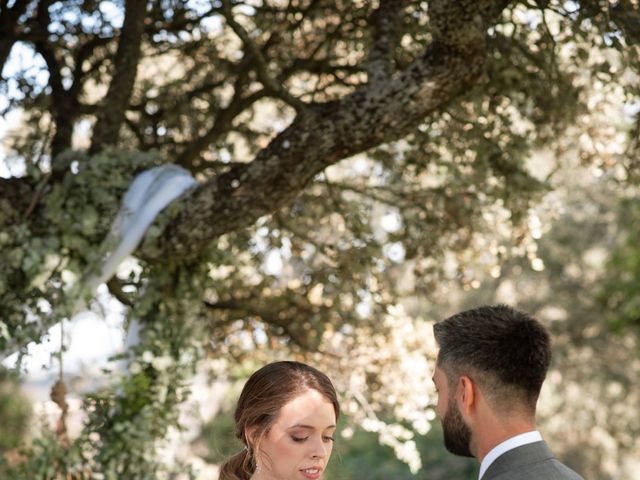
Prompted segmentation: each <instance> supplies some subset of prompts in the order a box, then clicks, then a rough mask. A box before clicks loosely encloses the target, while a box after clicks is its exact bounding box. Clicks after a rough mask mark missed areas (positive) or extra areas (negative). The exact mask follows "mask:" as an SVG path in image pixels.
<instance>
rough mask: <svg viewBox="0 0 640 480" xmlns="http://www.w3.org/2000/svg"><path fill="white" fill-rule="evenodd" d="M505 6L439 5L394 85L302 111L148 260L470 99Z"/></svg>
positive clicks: (269, 204) (208, 235)
mask: <svg viewBox="0 0 640 480" xmlns="http://www.w3.org/2000/svg"><path fill="white" fill-rule="evenodd" d="M506 3H507V2H505V1H488V0H485V1H480V2H478V1H475V0H474V1H472V0H467V1H464V2H460V1H450V2H446V1H440V2H433V3H432V5H433V6H435V7H434V8H435V10H436V11H440V12H441V13H442V15H443V16H444V17H448V20H449V21H450V24H449V25H448V26H447V23H446V22H447V18H444V17H440V18H438V20H437V21H436V23H438V27H437V29H438V34H437V35H436V38H437V40H435V41H434V42H433V43H432V44H431V45H430V46H429V47H428V48H427V50H426V52H425V54H424V55H423V56H422V57H421V58H419V59H417V60H416V61H414V63H413V64H411V65H410V66H409V67H408V68H407V69H406V70H404V71H403V72H401V73H400V74H398V75H397V76H396V77H394V78H393V79H392V80H390V81H388V82H383V83H381V84H376V85H364V86H361V87H360V88H358V89H357V90H355V91H354V92H353V93H351V94H349V95H347V96H345V97H343V98H342V99H340V100H339V101H335V102H329V103H324V104H317V105H313V106H312V107H311V108H308V109H306V110H304V111H302V112H300V113H299V114H298V115H297V117H296V118H295V120H294V121H293V123H292V124H291V125H290V126H289V127H288V128H287V129H285V130H284V131H283V132H281V133H280V134H279V135H278V136H277V137H276V138H274V139H273V141H272V142H271V143H270V144H269V145H268V146H267V147H266V148H265V149H263V150H262V151H260V152H259V153H258V155H257V157H256V158H255V159H254V160H253V161H252V162H251V163H249V164H247V165H241V166H237V167H235V168H233V169H231V170H230V171H229V172H226V173H224V174H222V175H220V176H218V177H216V178H214V179H212V180H211V181H209V182H207V183H204V184H201V185H200V186H199V187H198V188H196V189H195V190H194V191H193V193H192V194H191V195H190V196H189V197H188V198H187V199H185V201H184V203H183V208H182V210H181V211H180V212H179V213H178V214H177V215H176V217H175V218H173V219H172V221H171V222H170V223H169V225H168V226H167V228H166V229H165V233H164V235H163V237H161V238H159V239H156V240H157V241H154V240H149V239H148V241H146V242H145V243H144V244H143V247H142V250H141V253H142V255H143V256H147V257H149V258H163V257H165V258H166V257H167V256H171V257H173V258H175V257H189V256H192V255H194V254H197V252H199V251H200V250H201V249H202V248H204V247H205V246H206V245H207V244H208V243H209V242H210V241H211V240H213V239H214V238H216V237H218V236H220V235H222V234H223V233H226V232H229V231H233V230H236V229H239V228H243V227H246V226H249V225H251V224H253V223H254V222H255V221H256V220H257V219H258V218H259V217H261V216H263V215H268V214H270V213H272V212H274V211H276V210H277V209H278V208H280V207H281V206H282V205H285V204H287V203H288V202H290V201H291V200H292V199H293V198H295V196H296V195H297V194H298V193H299V191H300V190H302V189H303V188H304V187H305V186H306V185H307V184H308V182H309V181H310V180H311V179H312V178H313V177H314V176H315V175H316V174H318V173H319V172H321V171H322V170H323V169H325V168H326V167H327V166H329V165H332V164H334V163H336V162H338V161H340V160H342V159H344V158H347V157H349V156H351V155H354V154H356V153H359V152H363V151H365V150H367V149H369V148H371V147H373V146H376V145H379V144H381V143H385V142H389V141H393V140H397V139H399V138H402V137H403V136H405V135H407V134H408V133H410V132H411V131H412V130H413V128H414V126H415V125H416V123H417V122H419V121H420V120H422V119H423V118H424V117H425V116H426V115H427V114H429V113H431V112H433V111H435V110H437V109H440V108H442V107H444V106H446V105H447V104H448V103H449V102H450V101H452V100H453V99H455V98H457V97H459V96H460V95H463V94H465V93H466V92H467V91H468V90H469V88H471V87H472V86H474V85H475V84H476V83H477V82H478V81H479V79H480V78H481V77H482V76H483V74H484V70H485V64H486V61H487V55H486V42H485V41H484V37H485V35H486V30H487V28H488V27H489V26H490V25H492V24H493V23H494V22H495V21H496V20H497V18H498V16H499V15H500V13H501V9H500V8H498V7H499V6H504V5H505V4H506ZM438 4H443V5H440V6H438ZM445 7H446V8H445ZM460 18H466V19H469V18H472V19H474V21H472V22H470V23H469V22H466V23H465V22H463V21H460V20H459V19H460ZM479 39H480V40H479Z"/></svg>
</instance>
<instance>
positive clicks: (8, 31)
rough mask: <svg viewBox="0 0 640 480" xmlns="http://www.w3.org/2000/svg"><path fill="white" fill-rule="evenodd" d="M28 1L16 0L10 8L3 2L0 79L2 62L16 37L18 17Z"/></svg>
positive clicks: (0, 22) (0, 38) (9, 51)
mask: <svg viewBox="0 0 640 480" xmlns="http://www.w3.org/2000/svg"><path fill="white" fill-rule="evenodd" d="M29 2H30V0H17V1H16V2H15V3H14V4H13V6H12V7H11V8H7V3H8V2H3V5H2V6H3V8H2V11H1V12H0V80H2V78H3V77H2V70H4V64H5V62H6V61H7V58H9V54H10V53H11V48H13V44H14V43H15V42H16V40H17V38H18V33H19V28H18V19H19V18H20V16H21V15H23V14H24V13H25V12H26V11H27V7H28V6H29Z"/></svg>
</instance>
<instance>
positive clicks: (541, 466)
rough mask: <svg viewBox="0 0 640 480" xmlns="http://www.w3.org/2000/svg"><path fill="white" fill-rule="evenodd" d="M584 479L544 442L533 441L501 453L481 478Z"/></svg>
mask: <svg viewBox="0 0 640 480" xmlns="http://www.w3.org/2000/svg"><path fill="white" fill-rule="evenodd" d="M543 479H544V480H584V479H583V478H582V477H581V476H580V475H578V474H577V473H576V472H574V471H573V470H571V469H570V468H569V467H567V466H566V465H564V464H562V463H560V461H559V460H558V459H557V458H556V457H554V456H553V453H551V450H549V447H548V446H547V444H546V443H545V442H534V443H529V444H528V445H522V446H520V447H517V448H514V449H513V450H509V451H508V452H505V453H503V454H502V455H500V456H499V457H498V458H496V459H495V460H494V462H493V463H492V464H491V465H489V468H488V469H487V471H486V472H484V475H483V476H482V480H543Z"/></svg>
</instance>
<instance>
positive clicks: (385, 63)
mask: <svg viewBox="0 0 640 480" xmlns="http://www.w3.org/2000/svg"><path fill="white" fill-rule="evenodd" d="M405 4H406V2H405V1H404V0H403V1H397V0H382V1H381V2H380V6H379V7H378V9H377V10H375V11H374V12H373V14H372V15H371V18H370V19H369V23H370V24H371V27H372V37H373V43H372V45H371V52H370V53H369V62H368V65H367V74H368V75H367V77H368V81H369V82H370V83H377V82H384V81H386V80H388V79H389V78H390V77H391V75H392V74H393V50H394V48H395V47H396V42H397V40H398V39H397V34H398V26H399V24H400V20H401V19H402V12H403V9H404V6H405Z"/></svg>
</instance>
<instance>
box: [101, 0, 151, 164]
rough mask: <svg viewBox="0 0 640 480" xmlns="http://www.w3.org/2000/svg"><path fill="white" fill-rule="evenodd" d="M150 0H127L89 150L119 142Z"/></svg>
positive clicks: (134, 77) (138, 59) (138, 58)
mask: <svg viewBox="0 0 640 480" xmlns="http://www.w3.org/2000/svg"><path fill="white" fill-rule="evenodd" d="M146 7H147V2H144V1H140V0H127V2H126V4H125V17H124V23H123V25H122V34H121V35H120V41H119V43H118V51H117V53H116V57H115V65H114V72H113V77H112V80H111V84H110V85H109V91H108V92H107V96H106V97H105V99H104V104H103V107H102V109H101V111H100V112H101V113H100V115H99V116H98V119H97V121H96V125H95V127H94V130H93V137H92V143H91V148H90V151H91V152H92V153H95V152H97V151H100V150H102V149H103V148H104V147H106V146H107V145H115V144H116V143H117V141H118V135H119V132H120V127H121V126H122V124H123V123H124V120H125V111H126V109H127V107H128V106H129V101H130V99H131V94H132V90H133V84H134V82H135V79H136V73H137V67H138V63H139V61H140V55H141V46H142V36H143V33H144V20H145V17H146Z"/></svg>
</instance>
